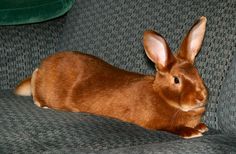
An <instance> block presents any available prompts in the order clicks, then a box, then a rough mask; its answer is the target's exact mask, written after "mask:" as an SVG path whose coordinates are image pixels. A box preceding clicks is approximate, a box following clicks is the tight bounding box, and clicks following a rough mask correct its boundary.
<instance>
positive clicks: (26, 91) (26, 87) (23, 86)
mask: <svg viewBox="0 0 236 154" xmlns="http://www.w3.org/2000/svg"><path fill="white" fill-rule="evenodd" d="M31 93H32V92H31V77H28V78H26V79H24V80H23V81H21V82H20V84H19V85H17V86H16V88H15V94H16V95H20V96H31Z"/></svg>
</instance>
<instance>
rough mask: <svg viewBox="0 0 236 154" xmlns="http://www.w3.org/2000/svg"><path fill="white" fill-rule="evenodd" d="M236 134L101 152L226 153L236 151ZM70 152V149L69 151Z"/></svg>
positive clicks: (137, 153) (113, 153)
mask: <svg viewBox="0 0 236 154" xmlns="http://www.w3.org/2000/svg"><path fill="white" fill-rule="evenodd" d="M235 145H236V136H230V137H229V136H225V135H222V134H218V135H207V136H204V137H201V138H196V139H191V140H175V141H170V142H164V143H153V144H146V145H141V146H133V147H126V148H117V149H110V150H105V151H102V152H100V154H110V153H112V154H123V153H128V154H157V153H179V154H184V153H189V154H190V153H194V154H203V153H206V154H216V153H217V154H224V153H236V146H235ZM67 152H69V151H67Z"/></svg>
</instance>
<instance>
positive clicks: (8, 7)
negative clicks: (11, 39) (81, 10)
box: [0, 0, 75, 25]
mask: <svg viewBox="0 0 236 154" xmlns="http://www.w3.org/2000/svg"><path fill="white" fill-rule="evenodd" d="M74 1H75V0H33V1H32V0H1V1H0V25H15V24H26V23H34V22H41V21H45V20H49V19H52V18H56V17H58V16H61V15H63V14H65V13H66V12H67V11H68V10H69V9H70V8H71V6H72V4H73V3H74Z"/></svg>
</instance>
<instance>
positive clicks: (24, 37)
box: [0, 18, 64, 89]
mask: <svg viewBox="0 0 236 154" xmlns="http://www.w3.org/2000/svg"><path fill="white" fill-rule="evenodd" d="M63 23H64V18H59V19H56V20H54V21H49V22H45V23H40V24H33V25H22V26H0V89H10V88H13V87H15V85H16V84H17V83H18V82H19V81H20V80H22V79H23V78H25V77H27V76H29V75H31V73H32V71H33V70H34V69H35V68H36V67H37V66H38V64H39V62H40V61H41V59H43V58H44V57H46V56H47V55H49V54H51V53H53V52H55V48H56V46H57V44H58V39H59V37H60V36H61V33H62V27H63Z"/></svg>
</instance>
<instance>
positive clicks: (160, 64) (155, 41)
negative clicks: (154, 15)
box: [143, 30, 175, 71]
mask: <svg viewBox="0 0 236 154" xmlns="http://www.w3.org/2000/svg"><path fill="white" fill-rule="evenodd" d="M143 46H144V50H145V52H146V54H147V56H148V58H149V59H150V60H151V61H152V62H154V63H155V64H156V67H157V69H158V70H159V71H167V70H168V69H169V67H170V66H171V64H172V63H173V62H175V58H174V56H173V55H172V53H171V51H170V48H169V46H168V44H167V42H166V41H165V39H164V38H163V37H162V36H161V35H160V34H158V33H157V32H155V31H151V30H148V31H145V32H144V35H143Z"/></svg>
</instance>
